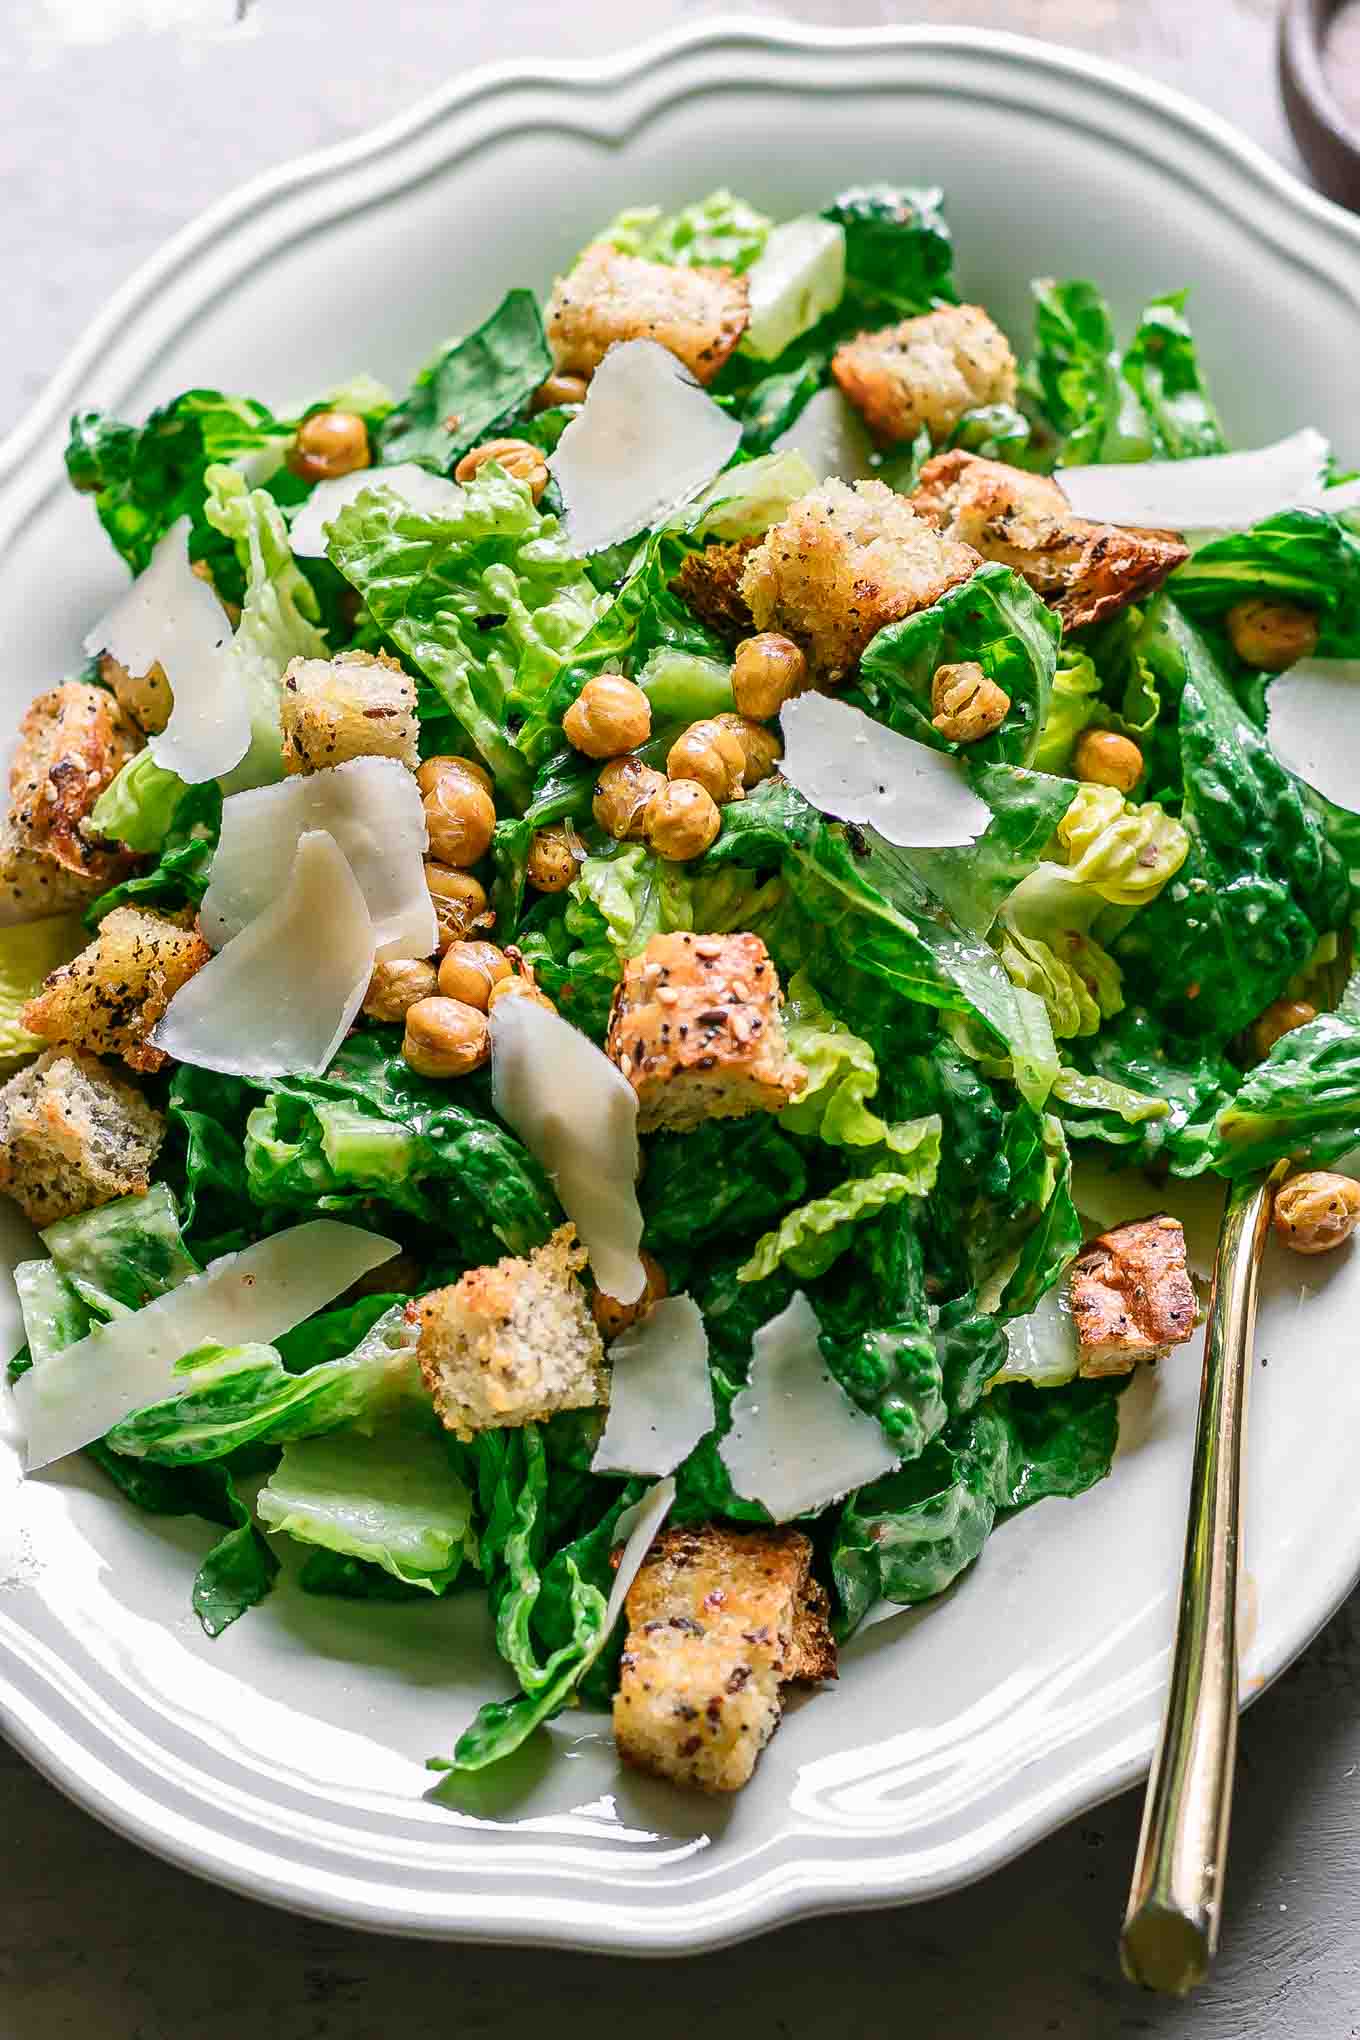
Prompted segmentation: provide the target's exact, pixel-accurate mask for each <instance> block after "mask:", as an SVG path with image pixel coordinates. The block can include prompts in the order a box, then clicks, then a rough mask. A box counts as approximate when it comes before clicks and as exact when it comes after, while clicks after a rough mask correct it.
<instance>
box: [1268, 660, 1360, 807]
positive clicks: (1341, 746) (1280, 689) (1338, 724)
mask: <svg viewBox="0 0 1360 2040" xmlns="http://www.w3.org/2000/svg"><path fill="white" fill-rule="evenodd" d="M1357 709H1360V659H1305V660H1302V661H1300V663H1299V664H1298V665H1297V666H1291V667H1290V669H1289V671H1288V672H1287V673H1281V675H1280V677H1279V679H1278V680H1273V681H1272V682H1271V685H1270V692H1269V693H1268V694H1267V695H1266V740H1267V742H1268V743H1269V745H1270V748H1271V750H1272V751H1274V753H1275V756H1276V757H1277V758H1278V759H1279V761H1280V763H1281V764H1282V765H1286V766H1288V768H1289V770H1290V771H1291V772H1296V773H1297V774H1298V776H1299V778H1300V779H1302V780H1304V781H1305V782H1306V783H1307V784H1308V785H1309V786H1311V787H1312V788H1313V789H1314V791H1315V792H1317V793H1320V794H1321V795H1322V796H1323V798H1324V799H1326V800H1330V801H1334V802H1335V804H1336V806H1337V807H1339V808H1345V809H1346V811H1347V813H1348V814H1353V815H1355V814H1360V724H1358V723H1357V716H1356V711H1357Z"/></svg>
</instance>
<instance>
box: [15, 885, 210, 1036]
mask: <svg viewBox="0 0 1360 2040" xmlns="http://www.w3.org/2000/svg"><path fill="white" fill-rule="evenodd" d="M211 955H212V951H211V950H210V949H209V947H208V945H207V943H206V942H205V941H204V940H203V939H202V937H201V936H200V935H198V934H197V933H196V932H195V930H194V929H192V928H190V927H185V926H184V925H183V924H182V923H181V922H180V921H176V920H168V919H166V918H165V917H164V916H163V915H160V914H151V913H145V912H143V911H142V910H141V909H140V908H138V907H115V908H114V910H113V912H112V913H111V914H106V915H105V916H104V919H103V920H102V921H101V922H100V924H99V932H98V934H97V935H96V936H95V938H94V941H93V942H91V943H90V944H88V946H87V947H86V948H84V949H82V950H81V952H80V954H79V956H76V957H73V958H72V960H71V962H70V963H64V964H62V965H61V967H60V969H58V970H54V971H53V972H52V974H51V976H50V977H49V978H47V979H46V981H45V982H44V984H43V986H42V989H41V990H40V991H39V992H38V993H37V995H36V996H35V997H34V998H32V999H30V1000H29V1002H28V1004H27V1005H26V1006H25V1007H24V1011H23V1024H24V1026H25V1027H26V1028H27V1029H28V1032H29V1033H30V1034H38V1035H41V1036H42V1037H43V1039H44V1040H46V1041H51V1042H63V1043H67V1044H70V1045H71V1046H73V1047H76V1048H84V1049H88V1050H89V1051H90V1053H91V1054H93V1055H109V1056H115V1055H118V1056H121V1057H122V1058H123V1061H124V1062H125V1063H126V1064H127V1065H128V1067H129V1068H130V1069H134V1070H145V1071H151V1070H158V1069H160V1068H161V1066H162V1065H163V1064H164V1063H165V1062H166V1061H168V1057H167V1056H166V1054H165V1051H164V1050H163V1049H159V1048H153V1047H152V1046H151V1042H150V1034H151V1030H152V1028H153V1027H154V1026H155V1025H156V1022H157V1021H158V1020H159V1019H160V1017H161V1015H162V1013H164V1011H165V1009H166V1007H167V1006H168V1005H169V1004H170V1001H171V999H172V998H173V997H174V995H175V993H176V992H177V991H178V990H179V988H180V986H181V985H183V984H186V983H187V982H188V980H189V979H190V978H191V977H192V976H193V974H194V972H195V971H196V970H202V968H203V966H204V964H205V963H206V962H207V961H208V959H209V957H210V956H211Z"/></svg>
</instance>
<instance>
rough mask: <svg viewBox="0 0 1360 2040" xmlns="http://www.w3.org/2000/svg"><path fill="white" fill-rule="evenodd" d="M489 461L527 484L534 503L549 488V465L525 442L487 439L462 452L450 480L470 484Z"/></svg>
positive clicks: (536, 449) (540, 454)
mask: <svg viewBox="0 0 1360 2040" xmlns="http://www.w3.org/2000/svg"><path fill="white" fill-rule="evenodd" d="M489 460H494V461H495V462H496V464H497V466H498V467H502V468H504V469H505V472H506V473H507V474H508V475H513V476H514V478H515V480H516V481H517V482H527V483H528V485H529V494H530V495H531V496H532V497H533V499H534V501H535V503H537V501H538V499H539V497H540V496H541V495H542V494H543V491H544V490H545V489H546V488H547V486H548V463H547V461H546V460H544V458H543V455H542V452H541V451H540V449H539V448H538V447H536V446H531V445H530V444H529V441H528V440H527V439H488V440H486V441H485V442H484V443H483V444H482V445H481V446H474V447H473V449H472V451H471V453H465V454H464V455H463V458H462V459H461V460H460V461H459V463H458V465H457V467H456V468H455V469H454V471H453V479H454V480H455V482H470V481H471V480H472V477H473V476H474V475H475V474H476V473H477V472H478V471H479V470H480V469H481V468H484V467H485V466H486V464H487V462H488V461H489Z"/></svg>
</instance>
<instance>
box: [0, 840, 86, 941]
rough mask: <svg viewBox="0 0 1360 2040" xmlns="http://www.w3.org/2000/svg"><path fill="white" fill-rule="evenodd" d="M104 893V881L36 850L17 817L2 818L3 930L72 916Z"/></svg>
mask: <svg viewBox="0 0 1360 2040" xmlns="http://www.w3.org/2000/svg"><path fill="white" fill-rule="evenodd" d="M103 890H104V881H103V879H102V878H87V877H85V876H84V875H83V874H82V873H80V872H78V871H71V870H69V869H68V868H67V866H66V865H64V864H58V862H57V860H56V858H55V857H49V856H48V855H47V854H46V852H45V851H42V850H35V849H34V848H33V847H32V845H31V844H30V843H29V842H28V841H27V840H26V839H25V837H24V834H23V832H22V830H21V829H20V828H19V827H18V826H17V824H16V822H15V820H14V817H13V815H9V814H6V815H0V928H3V927H4V926H5V925H6V924H7V923H12V922H15V921H40V920H44V919H46V917H47V916H48V915H49V914H65V913H69V912H70V910H71V909H72V908H73V907H83V906H85V905H86V904H87V902H88V901H90V900H92V899H94V898H96V897H97V896H98V894H99V893H101V892H102V891H103Z"/></svg>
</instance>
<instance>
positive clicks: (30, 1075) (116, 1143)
mask: <svg viewBox="0 0 1360 2040" xmlns="http://www.w3.org/2000/svg"><path fill="white" fill-rule="evenodd" d="M164 1138H165V1121H164V1119H163V1118H162V1117H161V1114H160V1113H159V1112H157V1111H155V1110H154V1109H153V1107H152V1106H150V1105H148V1103H147V1101H146V1099H145V1098H144V1097H143V1096H142V1094H141V1092H140V1091H138V1090H136V1089H134V1087H133V1086H132V1085H131V1084H129V1083H128V1082H127V1081H126V1080H125V1079H124V1078H122V1077H116V1076H114V1074H113V1072H112V1071H111V1070H107V1069H105V1067H104V1065H103V1064H102V1063H101V1062H98V1061H97V1060H96V1059H95V1057H94V1056H92V1055H86V1054H84V1053H83V1052H82V1051H81V1050H79V1049H76V1050H70V1049H64V1048H49V1049H48V1050H47V1051H46V1052H45V1053H44V1054H43V1055H40V1056H39V1057H38V1060H37V1061H36V1062H35V1063H30V1064H29V1066H28V1068H27V1069H24V1070H21V1071H20V1072H19V1074H18V1076H17V1077H11V1078H10V1080H9V1082H8V1083H7V1084H6V1085H5V1086H4V1087H3V1088H2V1089H0V1191H4V1192H5V1193H6V1194H7V1195H8V1196H10V1197H12V1198H13V1199H14V1201H15V1203H16V1204H18V1205H19V1206H20V1207H21V1208H22V1209H23V1211H24V1212H25V1213H26V1214H27V1216H28V1218H29V1220H30V1221H31V1222H32V1224H34V1225H36V1226H44V1225H52V1224H54V1223H55V1222H56V1220H57V1219H59V1218H74V1217H75V1215H76V1213H77V1212H79V1211H88V1210H89V1209H90V1208H91V1207H92V1206H93V1205H96V1204H109V1203H111V1202H112V1200H113V1199H114V1198H115V1197H132V1196H141V1195H142V1194H144V1193H145V1192H146V1191H147V1190H148V1189H149V1188H150V1187H151V1168H152V1164H153V1163H154V1161H155V1159H156V1156H157V1153H158V1152H159V1150H160V1145H161V1142H162V1141H163V1140H164Z"/></svg>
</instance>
